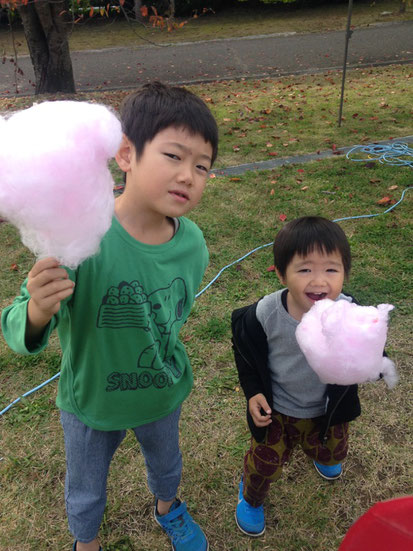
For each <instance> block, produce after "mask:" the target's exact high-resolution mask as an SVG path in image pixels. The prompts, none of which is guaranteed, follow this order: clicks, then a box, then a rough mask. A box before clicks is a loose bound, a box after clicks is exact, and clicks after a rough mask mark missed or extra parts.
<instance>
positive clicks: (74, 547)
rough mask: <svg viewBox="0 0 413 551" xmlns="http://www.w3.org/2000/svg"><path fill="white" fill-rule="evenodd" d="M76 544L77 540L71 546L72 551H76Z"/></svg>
mask: <svg viewBox="0 0 413 551" xmlns="http://www.w3.org/2000/svg"><path fill="white" fill-rule="evenodd" d="M76 544H77V540H76V541H75V543H74V544H73V549H72V551H76ZM99 551H102V548H101V547H99Z"/></svg>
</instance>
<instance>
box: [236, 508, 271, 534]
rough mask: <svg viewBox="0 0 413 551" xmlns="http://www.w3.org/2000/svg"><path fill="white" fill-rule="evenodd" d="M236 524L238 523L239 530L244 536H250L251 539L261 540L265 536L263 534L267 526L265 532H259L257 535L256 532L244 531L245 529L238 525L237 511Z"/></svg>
mask: <svg viewBox="0 0 413 551" xmlns="http://www.w3.org/2000/svg"><path fill="white" fill-rule="evenodd" d="M235 522H236V523H237V526H238V528H239V529H240V530H241V532H242V533H243V534H245V535H246V536H250V537H251V538H259V537H260V536H262V535H263V533H264V532H265V526H264V528H263V530H262V531H261V532H257V533H254V532H246V531H245V530H244V528H242V526H240V524H239V523H238V519H237V512H236V511H235Z"/></svg>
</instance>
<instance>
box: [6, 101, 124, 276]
mask: <svg viewBox="0 0 413 551" xmlns="http://www.w3.org/2000/svg"><path fill="white" fill-rule="evenodd" d="M121 139H122V131H121V124H120V122H119V120H118V118H117V117H116V116H115V115H114V114H113V113H112V112H111V111H110V110H109V109H108V108H107V107H105V106H104V105H97V104H92V103H86V102H77V101H55V102H44V103H40V104H37V105H34V106H33V107H31V108H29V109H26V110H24V111H20V112H18V113H16V114H15V115H12V116H11V117H10V118H8V119H1V117H0V216H1V217H3V218H5V219H7V220H8V221H9V222H11V223H12V224H14V225H15V226H16V227H17V228H18V229H19V231H20V235H21V239H22V241H23V243H24V244H25V245H26V246H27V247H28V248H29V249H30V250H31V251H32V252H33V253H34V254H35V255H36V257H37V258H38V259H40V258H45V257H48V256H53V257H55V258H57V259H58V260H59V262H60V263H61V264H63V265H65V266H68V267H70V268H76V267H77V266H78V265H79V264H80V263H81V262H82V261H83V260H85V259H86V258H88V257H89V256H91V255H93V254H95V253H96V252H97V251H98V249H99V244H100V241H101V239H102V237H103V236H104V234H105V233H106V231H107V230H108V229H109V227H110V224H111V219H112V216H113V209H114V197H113V184H114V183H113V179H112V176H111V174H110V171H109V169H108V166H107V161H108V159H110V158H111V157H113V156H114V155H115V154H116V151H117V149H118V147H119V145H120V142H121Z"/></svg>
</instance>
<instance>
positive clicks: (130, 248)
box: [2, 82, 218, 551]
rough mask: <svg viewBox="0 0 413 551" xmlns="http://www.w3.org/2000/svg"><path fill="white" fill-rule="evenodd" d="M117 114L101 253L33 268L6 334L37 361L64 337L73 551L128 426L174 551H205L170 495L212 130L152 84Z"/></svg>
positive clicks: (63, 402) (176, 94) (188, 104)
mask: <svg viewBox="0 0 413 551" xmlns="http://www.w3.org/2000/svg"><path fill="white" fill-rule="evenodd" d="M121 118H122V126H123V132H124V137H123V140H122V143H121V146H120V148H119V151H118V153H117V155H116V161H117V163H118V165H119V167H120V168H121V169H122V170H123V171H124V173H125V174H126V187H125V190H124V193H123V194H122V195H121V196H119V197H118V198H117V199H116V201H115V215H114V217H113V221H112V226H111V228H110V230H109V231H108V233H107V234H106V235H105V237H104V239H103V241H102V244H101V248H100V252H99V253H98V254H97V255H96V256H94V257H92V258H89V259H87V260H86V261H85V262H83V263H82V264H81V265H80V266H79V268H78V269H77V270H76V271H72V270H67V269H65V268H63V267H60V266H59V265H58V262H57V261H56V260H55V259H53V258H46V259H42V260H40V261H38V262H36V264H35V265H34V266H33V268H32V269H31V271H30V272H29V276H28V279H27V280H26V282H25V283H24V284H23V286H22V289H21V295H20V296H19V297H18V298H16V299H15V301H14V303H13V304H12V305H11V306H10V307H8V308H6V309H5V310H4V311H3V313H2V327H3V332H4V336H5V338H6V340H7V342H8V343H9V345H10V346H11V347H12V348H13V349H14V350H15V351H17V352H20V353H23V354H34V353H38V352H40V351H41V350H42V349H43V348H44V347H45V346H46V345H47V342H48V339H49V337H50V334H51V332H52V331H53V329H54V328H57V330H58V333H59V338H60V342H61V346H62V351H63V359H62V368H61V376H60V380H59V389H58V396H57V405H58V407H59V408H60V409H61V421H62V425H63V430H64V436H65V447H66V461H67V473H66V486H65V498H66V509H67V514H68V519H69V527H70V530H71V532H72V534H73V536H74V538H75V542H74V544H73V551H98V550H100V549H101V548H100V546H99V542H98V539H97V537H98V530H99V526H100V524H101V521H102V517H103V513H104V509H105V504H106V480H107V475H108V470H109V466H110V462H111V460H112V457H113V454H114V453H115V451H116V449H117V447H118V446H119V444H120V443H121V441H122V440H123V438H124V436H125V432H126V429H129V428H131V429H133V431H134V433H135V435H136V438H137V440H138V441H139V443H140V445H141V449H142V453H143V455H144V458H145V464H146V468H147V478H148V485H149V488H150V490H151V492H152V493H153V494H154V496H155V509H154V516H155V520H156V521H157V522H158V524H160V526H161V527H162V528H163V529H164V530H165V531H166V532H167V534H168V535H169V537H170V538H171V540H172V548H173V549H174V550H175V551H206V550H207V549H208V542H207V539H206V537H205V535H204V533H203V532H202V530H201V528H200V527H199V526H198V525H197V524H196V523H195V522H194V521H193V520H192V518H191V516H190V515H189V513H188V512H187V509H186V505H185V503H183V502H181V501H180V500H179V499H177V498H176V494H177V490H178V486H179V483H180V478H181V470H182V458H181V452H180V449H179V442H178V422H179V415H180V408H181V404H182V402H183V401H184V400H185V399H186V398H187V396H188V394H189V393H190V391H191V388H192V381H193V377H192V371H191V367H190V363H189V359H188V356H187V354H186V351H185V348H184V346H183V344H182V343H181V342H180V340H179V330H180V328H181V327H182V325H183V324H184V322H185V321H186V319H187V317H188V315H189V312H190V310H191V306H192V304H193V301H194V297H195V292H196V291H197V289H198V287H199V285H200V283H201V280H202V277H203V274H204V271H205V268H206V266H207V263H208V251H207V248H206V244H205V241H204V238H203V235H202V232H201V231H200V230H199V228H198V227H197V226H196V225H195V224H194V223H193V222H191V221H190V220H188V219H187V218H185V217H183V215H184V214H186V213H187V212H189V211H190V210H191V209H192V208H193V207H195V205H196V204H197V203H198V202H199V200H200V199H201V196H202V193H203V191H204V188H205V185H206V182H207V178H208V171H209V169H210V168H211V166H212V164H213V162H214V160H215V158H216V155H217V145H218V131H217V125H216V122H215V120H214V118H213V116H212V114H211V113H210V111H209V109H208V108H207V106H206V105H205V104H204V103H203V102H202V101H201V100H200V99H199V98H198V97H197V96H195V95H194V94H192V93H190V92H189V91H187V90H185V89H183V88H175V87H170V86H166V85H163V84H161V83H156V82H155V83H152V84H149V85H146V86H144V87H143V89H141V90H140V91H139V92H137V93H135V94H133V95H131V96H130V97H128V98H127V99H126V101H125V103H124V105H123V107H122V110H121Z"/></svg>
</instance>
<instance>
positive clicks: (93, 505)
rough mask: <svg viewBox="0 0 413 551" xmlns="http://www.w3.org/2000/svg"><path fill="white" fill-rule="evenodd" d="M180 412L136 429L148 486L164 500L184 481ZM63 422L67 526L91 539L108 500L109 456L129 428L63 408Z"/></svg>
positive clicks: (79, 536)
mask: <svg viewBox="0 0 413 551" xmlns="http://www.w3.org/2000/svg"><path fill="white" fill-rule="evenodd" d="M180 413H181V408H180V407H179V408H178V409H177V410H175V411H174V412H173V413H171V414H170V415H168V416H167V417H164V418H163V419H160V420H159V421H155V422H153V423H148V424H146V425H142V426H139V427H136V428H134V429H133V431H134V433H135V436H136V439H137V440H138V442H139V444H140V446H141V450H142V453H143V456H144V458H145V465H146V471H147V479H148V486H149V489H150V491H151V492H152V493H153V494H154V495H155V497H156V498H158V499H161V500H162V501H170V500H172V499H174V498H175V496H176V492H177V490H178V486H179V483H180V481H181V472H182V455H181V451H180V449H179V429H178V425H179V416H180ZM61 423H62V426H63V431H64V438H65V448H66V467H67V469H66V483H65V499H66V510H67V516H68V520H69V529H70V531H71V533H72V534H73V536H74V538H75V539H77V540H78V541H80V542H82V543H89V542H90V541H92V540H94V539H95V538H96V537H97V535H98V531H99V527H100V524H101V522H102V518H103V513H104V510H105V505H106V481H107V476H108V472H109V466H110V462H111V461H112V457H113V455H114V453H115V451H116V449H117V448H118V446H119V444H120V443H121V442H122V440H123V439H124V437H125V435H126V430H119V431H100V430H94V429H91V428H90V427H88V426H86V425H85V424H84V423H82V422H81V421H79V419H78V418H77V417H76V416H75V415H73V414H72V413H68V412H67V411H61Z"/></svg>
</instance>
